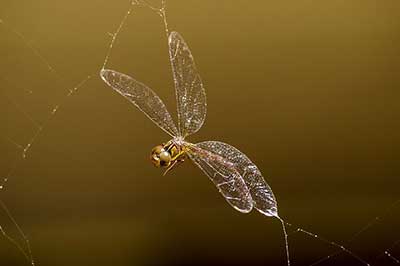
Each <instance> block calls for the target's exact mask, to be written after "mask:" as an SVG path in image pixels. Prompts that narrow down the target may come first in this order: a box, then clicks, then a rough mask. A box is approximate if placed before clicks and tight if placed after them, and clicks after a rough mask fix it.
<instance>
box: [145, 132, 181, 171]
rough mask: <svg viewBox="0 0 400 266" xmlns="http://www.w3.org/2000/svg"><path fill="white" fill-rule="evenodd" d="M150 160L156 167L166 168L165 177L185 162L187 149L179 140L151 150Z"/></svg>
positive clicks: (173, 140)
mask: <svg viewBox="0 0 400 266" xmlns="http://www.w3.org/2000/svg"><path fill="white" fill-rule="evenodd" d="M150 160H151V162H152V163H153V164H154V166H156V167H163V168H166V171H165V172H164V175H165V174H166V173H168V172H169V171H170V170H171V169H172V168H173V167H175V166H176V165H178V164H179V163H181V162H183V161H184V160H185V149H184V146H183V145H181V144H180V143H179V142H178V141H177V140H175V139H172V140H170V141H168V142H167V143H166V144H162V145H157V146H155V147H154V148H153V149H152V150H151V154H150Z"/></svg>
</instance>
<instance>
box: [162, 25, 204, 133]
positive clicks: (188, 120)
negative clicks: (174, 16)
mask: <svg viewBox="0 0 400 266" xmlns="http://www.w3.org/2000/svg"><path fill="white" fill-rule="evenodd" d="M168 45H169V56H170V61H171V66H172V73H173V77H174V82H175V92H176V101H177V109H178V128H179V132H180V135H181V136H182V137H186V136H188V135H191V134H193V133H195V132H197V131H198V130H199V129H200V128H201V126H202V125H203V123H204V119H205V117H206V112H207V104H206V93H205V90H204V88H203V83H202V81H201V78H200V75H199V73H198V72H197V69H196V66H195V63H194V59H193V56H192V54H191V52H190V50H189V47H188V46H187V44H186V42H185V41H184V40H183V38H182V36H181V35H179V33H177V32H171V33H170V35H169V38H168Z"/></svg>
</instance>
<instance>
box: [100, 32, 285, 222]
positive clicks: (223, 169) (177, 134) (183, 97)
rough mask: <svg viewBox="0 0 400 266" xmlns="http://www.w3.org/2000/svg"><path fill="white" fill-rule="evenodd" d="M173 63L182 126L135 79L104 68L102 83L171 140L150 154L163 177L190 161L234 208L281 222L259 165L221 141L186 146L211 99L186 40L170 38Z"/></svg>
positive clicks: (173, 35)
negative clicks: (255, 210) (253, 212)
mask: <svg viewBox="0 0 400 266" xmlns="http://www.w3.org/2000/svg"><path fill="white" fill-rule="evenodd" d="M168 46H169V59H170V62H171V66H172V73H173V78H174V83H175V93H176V101H177V109H178V110H177V113H178V126H175V123H174V121H173V119H172V117H171V115H170V114H169V112H168V110H167V108H166V107H165V105H164V103H163V102H162V100H161V99H160V98H159V97H158V96H157V94H156V93H155V92H154V91H153V90H152V89H150V88H149V87H147V86H146V85H144V84H143V83H141V82H139V81H136V80H135V79H133V78H132V77H130V76H128V75H125V74H122V73H119V72H117V71H114V70H110V69H102V70H101V72H100V76H101V78H102V79H103V80H104V81H105V82H106V83H107V84H108V85H109V86H110V87H112V88H113V89H114V90H115V91H117V92H118V93H120V94H121V95H122V96H123V97H125V98H126V99H128V100H129V101H130V102H131V103H132V104H134V105H135V106H136V107H138V108H139V109H140V110H141V111H142V112H143V113H144V114H145V115H146V116H147V117H148V118H149V119H150V120H152V121H153V122H154V123H155V124H156V125H157V126H158V127H160V128H161V129H162V130H164V131H165V132H166V133H168V134H169V135H170V136H171V137H172V139H171V140H170V141H168V142H167V143H165V144H163V145H158V146H156V147H154V148H153V150H152V151H151V155H150V159H151V161H152V163H153V164H154V165H155V166H156V167H161V168H164V169H166V170H165V172H164V174H165V173H167V172H168V171H170V170H171V169H172V168H174V167H175V166H176V165H178V164H180V163H182V162H183V161H184V160H185V158H189V159H190V160H192V161H193V162H194V164H195V165H197V166H198V167H199V168H200V169H201V170H202V171H203V172H204V173H205V174H206V175H207V176H208V177H209V178H210V179H211V181H212V182H213V183H214V184H215V186H216V187H217V188H218V191H219V192H220V193H221V194H222V195H223V196H224V197H225V199H226V200H227V201H228V203H229V204H231V205H232V206H233V207H234V208H235V209H236V210H238V211H240V212H244V213H247V212H250V211H251V210H252V209H253V208H255V209H257V210H258V211H260V212H261V213H263V214H264V215H267V216H274V217H279V216H278V212H277V204H276V200H275V197H274V194H273V193H272V190H271V188H270V187H269V186H268V184H267V183H266V182H265V180H264V178H263V176H262V174H261V172H260V171H259V170H258V168H257V166H256V165H255V164H254V163H253V162H252V161H251V160H250V159H249V158H248V157H247V156H246V155H245V154H243V153H242V152H241V151H239V150H238V149H236V148H234V147H232V146H231V145H229V144H226V143H223V142H219V141H204V142H200V143H197V144H193V143H190V142H188V141H186V138H187V137H188V136H189V135H192V134H194V133H196V132H197V131H198V130H199V129H200V128H201V126H202V125H203V123H204V120H205V117H206V110H207V108H206V94H205V90H204V87H203V83H202V81H201V78H200V75H199V73H198V71H197V68H196V66H195V63H194V59H193V56H192V54H191V52H190V49H189V47H188V45H187V44H186V42H185V41H184V39H183V38H182V36H181V35H180V34H179V33H177V32H171V33H170V34H169V37H168Z"/></svg>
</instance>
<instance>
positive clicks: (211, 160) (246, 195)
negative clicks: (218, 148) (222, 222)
mask: <svg viewBox="0 0 400 266" xmlns="http://www.w3.org/2000/svg"><path fill="white" fill-rule="evenodd" d="M188 145H189V146H188V149H189V151H188V156H189V158H190V159H192V161H193V162H194V163H195V164H196V165H197V166H198V167H199V168H200V169H201V170H203V172H204V173H205V174H206V175H207V176H208V177H209V178H210V179H211V181H213V183H214V184H215V185H216V186H217V188H218V190H219V192H221V194H222V195H223V196H224V197H225V199H226V200H227V201H228V202H229V204H231V205H232V206H233V207H234V208H235V209H236V210H238V211H240V212H243V213H247V212H250V211H251V209H252V208H253V203H252V198H251V195H250V192H249V189H248V187H247V186H246V184H245V182H244V180H243V178H242V176H241V175H240V173H239V172H238V171H237V169H236V168H235V167H234V165H233V163H232V162H230V161H228V160H226V159H225V158H223V157H222V156H220V155H218V154H216V153H213V152H211V151H208V150H204V149H202V148H200V147H199V146H198V145H195V144H188Z"/></svg>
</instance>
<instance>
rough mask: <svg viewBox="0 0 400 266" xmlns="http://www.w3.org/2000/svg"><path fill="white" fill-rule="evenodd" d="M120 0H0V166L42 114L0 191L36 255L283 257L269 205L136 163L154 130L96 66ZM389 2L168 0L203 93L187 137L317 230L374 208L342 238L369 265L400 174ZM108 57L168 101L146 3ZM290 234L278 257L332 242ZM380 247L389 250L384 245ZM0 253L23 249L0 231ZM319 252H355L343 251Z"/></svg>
mask: <svg viewBox="0 0 400 266" xmlns="http://www.w3.org/2000/svg"><path fill="white" fill-rule="evenodd" d="M155 3H156V2H155ZM128 7H129V1H104V0H102V1H94V0H91V1H77V0H72V1H50V0H40V1H11V0H2V1H1V7H0V19H2V20H3V21H4V23H3V24H0V36H1V37H0V58H1V60H0V79H1V83H0V84H1V102H0V112H1V115H0V118H1V121H0V132H1V137H2V142H1V146H0V147H1V148H0V149H1V150H0V152H1V162H0V163H1V165H0V175H1V176H7V174H8V173H9V172H10V170H11V167H12V164H13V162H14V161H15V159H16V158H20V150H18V149H17V148H16V146H15V145H12V144H11V142H10V141H7V138H9V139H11V140H13V141H15V142H17V143H19V144H21V145H24V144H26V143H28V142H29V140H30V138H31V137H32V136H33V134H34V133H35V126H34V125H33V124H32V123H31V122H30V121H29V119H28V118H27V117H26V116H25V115H24V113H23V112H25V113H26V114H28V116H29V117H31V118H33V119H35V120H36V121H37V123H39V124H45V129H44V130H43V131H42V134H41V135H39V136H38V138H37V139H36V140H35V142H34V143H33V145H32V147H31V149H30V150H29V152H28V157H27V159H26V160H24V161H20V160H19V161H20V163H19V165H18V167H17V168H16V171H15V172H13V173H12V176H11V178H10V179H9V181H8V182H7V184H6V187H5V189H3V190H2V191H1V199H2V200H3V201H4V202H5V203H6V205H7V206H8V208H9V209H10V211H11V212H12V214H13V216H14V218H15V219H16V220H17V222H18V223H19V224H20V226H21V227H22V229H23V230H24V231H25V232H26V233H27V235H28V237H29V240H30V243H31V245H32V249H33V255H34V258H35V260H36V263H37V265H41V266H42V265H43V266H44V265H57V266H62V265H68V266H70V265H85V266H88V265H118V266H124V265H285V263H286V261H285V255H284V243H283V236H282V231H281V227H280V223H279V221H278V220H277V219H272V218H267V217H264V216H262V215H261V214H259V213H256V212H252V213H251V214H247V215H244V214H241V213H239V212H236V211H235V210H234V209H232V208H231V207H230V206H229V205H228V204H227V203H226V202H225V200H224V199H223V198H222V197H221V195H220V194H219V193H218V192H217V190H216V189H215V188H214V187H213V185H212V183H211V182H210V181H209V180H208V178H207V177H206V176H204V175H203V174H202V172H201V171H200V170H198V169H196V167H195V166H194V165H193V164H191V163H189V162H187V163H185V164H184V165H182V166H180V167H179V168H177V169H175V170H174V171H172V172H171V173H170V174H168V175H167V176H162V172H161V171H159V170H158V169H155V168H154V167H153V166H152V165H151V163H150V161H149V159H148V156H149V152H150V150H151V148H152V147H153V146H155V145H157V144H159V143H161V142H163V141H166V140H168V136H167V135H166V134H164V133H163V132H162V131H161V130H160V129H158V128H157V127H156V126H155V125H154V124H153V123H152V122H151V121H150V120H148V119H147V118H146V117H145V116H144V115H143V114H142V113H141V112H139V111H138V110H136V108H135V107H134V106H133V105H131V104H130V103H129V102H127V101H126V100H124V99H123V98H122V97H121V96H120V95H118V94H117V93H115V92H114V91H113V90H112V89H110V88H109V87H107V86H106V85H105V84H104V83H103V82H102V81H101V80H100V79H99V76H98V72H99V70H100V68H101V65H102V62H103V60H104V57H105V55H106V52H107V48H108V45H109V41H110V38H111V37H110V35H109V34H108V33H110V32H113V31H115V29H116V27H117V26H118V23H119V22H120V21H121V19H122V17H123V16H124V14H125V12H126V11H127V9H128ZM399 8H400V4H399V2H398V1H389V0H388V1H370V0H367V1H305V0H300V1H282V2H279V3H278V2H273V1H244V0H236V1H227V0H223V1H213V0H207V1H204V0H203V1H188V0H187V1H178V0H175V1H174V0H171V1H169V2H168V11H167V12H168V13H167V15H168V21H169V24H170V29H171V30H177V31H179V32H180V33H181V34H182V35H183V36H184V38H185V40H186V41H187V43H188V44H189V46H190V48H191V50H192V53H193V55H194V58H195V60H196V64H197V67H198V69H199V71H200V73H201V76H202V79H203V82H204V85H205V88H206V92H207V98H208V113H207V119H206V123H205V125H204V127H203V128H202V130H201V131H199V132H198V133H197V134H196V135H194V136H193V137H192V138H190V139H189V140H190V141H193V142H197V141H201V140H221V141H224V142H227V143H230V144H232V145H234V146H235V147H237V148H239V149H240V150H242V151H243V152H244V153H246V154H247V155H248V156H249V157H250V158H251V159H252V160H253V161H254V162H255V163H256V164H257V166H258V167H259V168H260V170H261V171H262V172H263V174H264V176H265V177H266V180H267V182H268V183H269V184H270V186H271V187H272V189H273V192H274V193H275V196H276V197H277V200H278V204H279V211H280V212H279V213H280V215H281V216H282V217H283V218H284V219H285V220H287V221H288V222H290V223H293V224H294V225H296V226H300V227H303V228H305V229H307V230H310V231H312V232H315V233H318V234H321V235H322V236H323V237H325V238H327V239H329V240H332V241H336V242H339V243H342V244H346V243H347V242H346V241H348V240H349V239H351V237H352V236H353V235H354V234H355V233H356V232H358V231H359V230H361V229H362V228H363V227H364V226H365V225H366V224H367V223H368V222H369V221H371V220H372V219H374V218H375V217H377V216H380V217H382V220H381V221H378V222H376V223H374V224H373V226H372V227H370V228H368V229H367V230H364V231H363V232H362V233H361V234H359V235H357V237H356V238H355V239H354V241H353V242H351V243H349V244H346V246H348V247H349V248H350V249H351V250H353V251H354V252H355V253H357V254H359V255H360V256H362V257H363V258H365V259H366V260H367V261H369V262H371V263H375V265H377V264H379V265H384V264H387V265H393V260H390V259H389V258H387V257H385V256H382V254H383V252H384V251H385V249H389V248H390V247H391V245H392V244H393V243H395V241H396V240H399V239H400V234H399V229H398V225H399V218H400V210H399V209H400V208H399V207H400V206H399V205H394V206H393V207H391V208H390V206H391V204H393V203H394V202H395V201H396V200H398V199H399V185H400V181H399V176H400V170H399V166H398V161H399V158H400V157H399V155H400V154H399V151H400V149H399V147H400V146H399V144H400V137H399V136H400V135H399V114H400V112H399V111H400V105H399V99H400V98H399V97H400V93H399V85H400V75H399V71H400V63H399V62H400V61H399V60H400V57H399V51H400V46H399V45H400V35H399V29H400V16H399ZM13 31H18V33H20V34H21V35H22V36H23V37H24V39H25V42H24V41H23V40H22V39H21V38H20V37H18V35H17V34H15V32H13ZM28 46H32V47H35V49H37V50H38V51H39V52H40V54H41V55H42V56H43V58H45V60H47V61H48V62H49V63H50V65H51V66H52V67H53V68H54V70H55V71H49V70H48V68H47V66H46V64H44V62H43V61H42V60H41V59H40V58H39V57H37V56H36V55H35V54H34V52H33V51H32V50H31V49H29V48H28ZM108 67H110V68H113V69H116V70H118V71H120V72H124V73H127V74H129V75H131V76H133V77H135V78H136V79H137V80H140V81H142V82H144V83H145V84H147V85H148V86H150V87H151V88H153V89H154V90H155V91H156V92H157V93H158V94H159V96H160V97H161V98H162V99H163V100H164V102H165V103H166V105H167V107H168V109H169V110H170V112H171V113H172V114H173V115H174V116H175V96H174V91H173V83H172V76H171V72H170V66H169V62H168V54H167V44H166V38H165V35H164V31H163V24H162V22H161V19H160V17H158V16H157V15H156V14H154V12H151V11H150V10H148V9H145V8H138V9H134V11H133V13H132V14H131V16H130V17H129V19H128V21H127V25H126V27H124V29H123V31H122V32H121V34H120V35H119V37H118V39H117V42H116V43H115V49H114V50H113V51H112V54H111V58H110V61H109V64H108ZM87 75H92V78H91V79H90V80H89V81H88V82H87V83H86V84H84V85H83V86H82V87H81V88H80V89H79V90H78V91H77V92H76V93H75V94H74V95H72V96H71V97H68V98H65V95H66V94H67V92H68V90H69V89H71V88H73V87H74V86H75V85H76V84H77V83H79V82H80V81H81V80H83V79H84V78H85V77H86V76H87ZM30 90H31V91H32V93H29V91H30ZM57 104H62V106H61V107H60V109H59V111H58V112H57V113H56V115H54V116H52V117H51V119H50V120H48V117H49V115H50V113H51V110H52V108H54V107H55V105H57ZM46 121H47V122H46ZM387 208H390V209H389V210H388V211H385V210H386V209H387ZM0 213H1V214H0V224H1V225H2V226H3V227H4V229H6V230H7V231H8V232H9V233H10V235H11V236H12V237H14V238H16V239H17V241H18V242H20V243H23V241H22V239H21V237H20V236H19V234H18V233H17V232H16V231H15V228H14V227H13V226H12V224H11V223H10V220H9V219H8V218H7V217H6V215H5V213H4V211H2V212H0ZM295 228H297V227H293V228H291V227H289V228H288V230H289V231H290V232H292V231H293V230H294V229H295ZM289 242H290V250H291V256H292V262H293V265H310V264H311V263H313V262H315V261H316V260H318V259H319V258H321V257H324V256H327V255H328V254H330V253H332V252H335V251H337V250H338V249H335V248H333V247H332V246H330V245H327V244H326V243H324V242H323V241H321V240H317V239H312V238H310V237H307V236H306V235H304V234H300V233H293V234H291V235H290V236H289ZM390 251H392V252H393V255H397V257H399V256H400V247H399V245H397V246H394V247H393V248H392V249H391V250H390ZM0 265H7V266H12V265H28V263H27V262H26V261H24V258H23V256H22V255H21V253H19V251H18V250H17V249H16V248H15V247H14V246H13V245H12V244H10V242H9V241H7V240H6V239H5V238H0ZM320 265H362V264H360V263H359V262H357V261H356V260H354V259H353V258H351V257H349V256H345V255H343V254H342V255H340V256H339V257H338V258H337V259H331V260H328V261H326V262H324V263H321V264H320Z"/></svg>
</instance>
